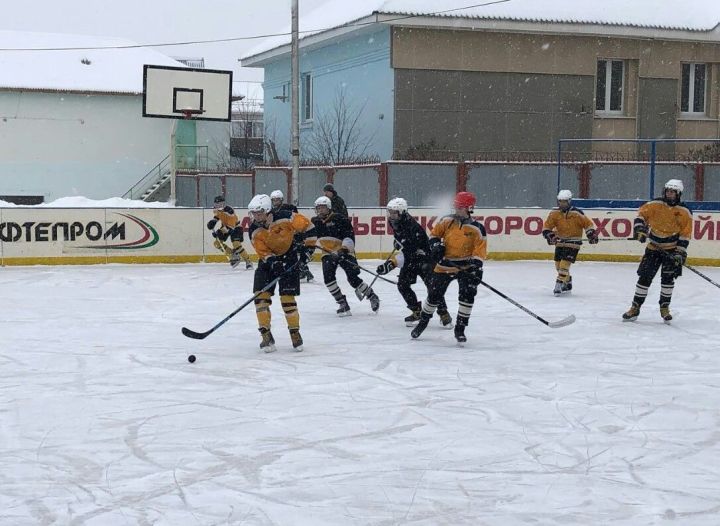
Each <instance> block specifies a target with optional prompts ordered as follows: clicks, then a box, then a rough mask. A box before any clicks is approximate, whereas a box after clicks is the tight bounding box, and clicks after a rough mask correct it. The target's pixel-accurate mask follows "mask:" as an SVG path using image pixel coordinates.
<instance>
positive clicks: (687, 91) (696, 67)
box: [680, 64, 707, 114]
mask: <svg viewBox="0 0 720 526" xmlns="http://www.w3.org/2000/svg"><path fill="white" fill-rule="evenodd" d="M706 71H707V67H706V65H705V64H683V65H682V93H681V95H680V111H681V112H683V113H695V114H705V90H706V87H707V74H706Z"/></svg>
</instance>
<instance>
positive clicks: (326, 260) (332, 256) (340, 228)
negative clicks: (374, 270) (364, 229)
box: [305, 212, 380, 316]
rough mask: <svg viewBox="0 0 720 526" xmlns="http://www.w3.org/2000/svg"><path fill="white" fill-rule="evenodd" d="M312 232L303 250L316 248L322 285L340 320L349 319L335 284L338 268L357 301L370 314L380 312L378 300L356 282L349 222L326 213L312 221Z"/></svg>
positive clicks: (346, 306)
mask: <svg viewBox="0 0 720 526" xmlns="http://www.w3.org/2000/svg"><path fill="white" fill-rule="evenodd" d="M312 225H313V226H312V228H311V229H310V230H308V232H307V234H306V237H305V245H306V246H307V247H319V248H320V250H321V251H322V252H323V254H322V270H323V281H324V282H325V286H326V287H327V288H328V290H329V291H330V294H332V297H333V298H335V301H336V302H337V303H338V306H339V308H338V310H337V313H338V315H340V316H348V315H350V306H349V305H348V302H347V298H346V297H345V295H343V293H342V291H341V290H340V286H339V285H338V284H337V279H336V273H337V268H338V266H339V267H340V268H342V269H343V270H344V271H345V276H347V280H348V283H350V286H351V287H352V288H354V289H355V294H356V295H357V297H358V298H361V299H362V298H364V297H367V298H368V299H369V300H370V307H371V309H372V310H373V311H377V310H378V309H379V308H380V299H379V298H378V296H377V295H376V294H375V292H374V291H373V290H372V289H371V288H370V287H369V286H368V284H367V283H365V282H364V281H363V280H362V279H361V278H360V267H359V266H358V262H357V258H356V257H355V232H354V231H353V227H352V224H350V220H349V219H348V218H347V217H346V216H343V215H340V214H336V213H335V212H330V213H329V214H328V215H327V216H325V217H321V216H315V217H313V218H312Z"/></svg>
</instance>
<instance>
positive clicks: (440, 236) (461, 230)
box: [410, 192, 487, 343]
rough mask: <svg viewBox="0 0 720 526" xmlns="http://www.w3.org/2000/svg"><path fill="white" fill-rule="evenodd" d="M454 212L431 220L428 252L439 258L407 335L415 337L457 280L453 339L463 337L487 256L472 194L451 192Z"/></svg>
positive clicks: (484, 238) (423, 328)
mask: <svg viewBox="0 0 720 526" xmlns="http://www.w3.org/2000/svg"><path fill="white" fill-rule="evenodd" d="M454 207H455V213H454V214H453V215H449V216H445V217H443V218H442V219H441V220H440V221H438V222H437V223H435V226H434V227H433V229H432V232H431V235H430V241H429V245H430V255H431V256H432V257H433V259H434V260H436V261H439V263H438V264H437V265H436V266H435V270H434V273H433V276H432V281H431V282H430V290H428V297H427V299H426V300H425V301H424V302H423V306H422V313H421V314H420V321H419V322H418V324H417V326H416V327H415V328H414V329H413V330H412V332H411V333H410V335H411V336H412V337H413V338H418V337H419V336H420V335H421V334H422V333H423V331H424V330H425V329H426V328H427V326H428V322H429V321H430V318H431V317H432V315H433V313H434V312H435V310H436V309H437V308H438V306H439V305H440V301H441V300H442V298H443V296H445V291H446V290H447V288H448V286H449V285H450V282H452V281H453V280H454V279H457V280H458V287H459V293H458V300H459V307H458V314H457V319H456V322H455V339H456V340H457V341H458V342H459V343H463V342H465V341H467V337H466V336H465V327H467V325H468V321H469V320H470V313H471V312H472V308H473V303H474V302H475V295H476V294H477V287H478V285H479V284H480V282H481V281H482V276H483V260H484V259H485V257H486V256H487V240H486V233H485V227H484V226H483V225H481V224H480V223H478V222H477V221H475V220H473V218H472V215H471V214H472V212H473V208H474V207H475V195H473V194H472V193H470V192H459V193H458V194H457V195H456V196H455V202H454Z"/></svg>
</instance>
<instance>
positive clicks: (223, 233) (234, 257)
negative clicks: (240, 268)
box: [207, 206, 252, 268]
mask: <svg viewBox="0 0 720 526" xmlns="http://www.w3.org/2000/svg"><path fill="white" fill-rule="evenodd" d="M218 223H219V224H220V227H219V228H218V229H217V230H216V229H215V227H216V226H217V224H218ZM207 227H208V229H209V230H212V236H213V237H214V238H215V241H214V242H213V245H214V246H215V248H217V249H218V250H220V251H221V252H224V253H225V254H226V255H227V256H228V258H230V264H231V265H232V266H233V267H234V266H236V265H237V264H238V263H239V262H240V258H242V259H243V260H244V261H245V266H246V268H252V263H250V256H248V253H247V252H246V250H245V248H244V247H243V246H242V242H243V229H242V225H241V224H240V220H239V219H238V216H237V214H236V213H235V210H233V208H232V207H231V206H225V207H223V208H217V209H214V210H213V218H212V219H211V220H210V221H208V224H207ZM228 237H229V238H230V242H231V243H232V248H230V247H228V246H227V245H226V244H225V241H227V239H228Z"/></svg>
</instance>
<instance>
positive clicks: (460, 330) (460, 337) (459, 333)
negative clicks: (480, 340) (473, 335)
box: [455, 323, 467, 343]
mask: <svg viewBox="0 0 720 526" xmlns="http://www.w3.org/2000/svg"><path fill="white" fill-rule="evenodd" d="M455 339H456V340H457V342H458V343H465V342H466V341H467V336H465V326H464V325H460V324H459V323H457V324H455Z"/></svg>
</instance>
